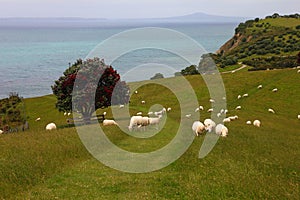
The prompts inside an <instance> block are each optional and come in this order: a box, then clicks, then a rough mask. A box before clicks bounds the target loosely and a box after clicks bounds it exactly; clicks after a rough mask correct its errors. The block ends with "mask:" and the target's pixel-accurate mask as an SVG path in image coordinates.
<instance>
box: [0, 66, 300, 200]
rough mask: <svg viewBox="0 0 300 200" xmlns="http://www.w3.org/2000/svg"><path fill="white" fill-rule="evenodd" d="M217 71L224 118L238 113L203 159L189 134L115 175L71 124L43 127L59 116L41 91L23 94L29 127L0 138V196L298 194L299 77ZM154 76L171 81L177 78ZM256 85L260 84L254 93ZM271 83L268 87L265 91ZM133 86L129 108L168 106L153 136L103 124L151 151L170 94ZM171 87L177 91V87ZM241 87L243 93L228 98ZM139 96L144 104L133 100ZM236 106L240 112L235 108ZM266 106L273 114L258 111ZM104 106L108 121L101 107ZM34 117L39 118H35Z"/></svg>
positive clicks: (161, 139)
mask: <svg viewBox="0 0 300 200" xmlns="http://www.w3.org/2000/svg"><path fill="white" fill-rule="evenodd" d="M222 76H223V80H224V84H225V87H226V92H227V108H228V110H229V111H230V113H229V115H235V114H237V115H238V116H239V119H238V120H237V121H234V122H231V123H228V124H227V126H228V128H229V137H227V138H220V139H219V140H218V142H217V145H216V146H215V147H214V149H213V151H212V152H210V154H209V155H208V156H207V157H205V158H204V159H198V153H199V149H200V146H201V144H202V142H203V140H204V136H200V137H197V138H195V140H194V142H193V144H192V145H191V147H190V148H189V149H188V151H187V152H185V153H184V155H183V156H182V157H181V158H180V159H178V160H177V161H176V162H174V163H172V164H171V165H169V166H168V167H166V168H164V169H162V170H159V171H155V172H152V173H145V174H129V173H124V172H119V171H116V170H114V169H111V168H108V167H106V166H105V165H103V164H101V163H100V162H98V161H97V160H95V159H94V158H93V157H92V156H91V155H90V154H89V153H88V152H87V151H86V149H85V148H84V146H83V145H82V143H81V141H80V139H79V137H78V135H77V133H76V130H75V129H74V128H64V129H62V128H61V129H59V130H57V131H53V132H46V131H44V127H45V125H46V124H47V123H48V122H52V121H53V122H55V123H57V124H58V125H59V126H63V125H65V124H66V117H65V116H63V114H62V113H59V112H57V110H55V108H54V104H55V98H54V97H53V96H51V95H50V96H44V97H39V98H32V99H26V101H25V103H26V109H27V115H28V116H29V123H30V130H29V131H26V132H24V133H18V134H13V135H12V134H10V135H0V180H1V181H0V199H142V198H143V199H299V184H300V183H299V180H300V168H299V166H300V160H299V156H300V146H299V139H300V135H299V133H300V132H299V129H300V120H298V119H297V115H298V114H300V88H299V85H300V74H297V72H296V70H292V69H285V70H272V71H259V72H248V71H247V69H243V70H241V71H238V72H236V73H228V74H223V75H222ZM186 78H187V79H188V81H189V82H190V83H191V85H192V86H193V88H194V90H195V93H196V95H197V97H198V101H199V105H203V106H204V107H205V108H206V109H208V108H209V107H210V106H211V105H210V103H209V101H208V100H209V94H208V90H207V88H206V86H205V84H204V82H203V80H202V78H201V77H200V76H199V75H194V76H187V77H186ZM157 81H158V83H164V82H170V83H174V84H176V81H177V78H176V77H175V78H169V79H160V80H157ZM136 84H138V83H131V85H130V86H131V87H134V86H135V85H136ZM259 84H262V85H263V89H261V90H258V89H257V86H258V85H259ZM274 87H277V88H278V92H277V93H273V92H271V90H272V89H273V88H274ZM138 91H139V93H138V95H133V96H132V98H131V103H130V112H131V113H132V114H133V113H135V112H137V111H143V112H147V111H148V109H149V108H150V107H151V106H152V105H153V104H157V103H160V104H162V105H164V106H166V107H172V111H171V112H170V113H168V119H167V121H166V124H165V126H164V128H163V129H162V130H161V132H160V133H159V134H157V135H156V136H154V137H153V138H149V139H136V138H132V137H129V136H128V135H126V134H124V133H122V132H121V130H120V129H119V128H117V127H105V128H104V130H105V133H106V134H107V136H108V137H109V138H110V140H111V141H112V142H114V143H115V144H116V145H118V146H119V147H121V148H124V149H127V150H130V151H136V152H148V151H153V150H155V149H157V148H160V147H162V146H164V145H165V144H167V143H168V142H169V141H170V139H172V138H173V137H174V134H173V132H174V131H176V129H177V127H178V121H179V118H180V115H181V114H182V115H184V114H185V113H180V111H179V108H180V107H179V105H178V102H177V100H176V97H175V96H174V94H172V92H171V91H169V90H168V89H167V88H165V87H163V86H161V85H159V84H149V85H144V86H143V87H141V88H139V89H138ZM181 92H182V93H183V94H185V88H181ZM244 93H248V94H249V97H247V98H242V99H239V100H238V99H237V96H238V95H239V94H244ZM159 94H163V95H159ZM186 98H189V97H188V96H187V97H186ZM142 99H143V100H146V104H145V105H142V104H140V101H141V100H142ZM237 105H241V106H242V110H240V111H236V110H235V109H234V108H235V107H236V106H237ZM181 106H182V105H181ZM270 107H271V108H273V109H274V110H275V111H276V114H271V113H268V111H267V110H268V108H270ZM106 111H107V112H108V116H107V117H108V118H111V117H112V115H111V112H110V110H109V109H106ZM100 112H103V111H100ZM192 112H193V111H192ZM192 112H191V113H192ZM192 114H193V113H192ZM37 117H40V118H41V121H39V122H35V119H36V118H37ZM206 117H210V115H209V114H208V113H207V112H201V120H203V119H204V118H206ZM254 119H260V120H261V121H262V127H260V128H257V127H254V126H249V125H246V123H245V122H246V121H247V120H252V121H253V120H254ZM190 123H192V120H191V122H190ZM187 134H189V133H187ZM149 164H150V163H149Z"/></svg>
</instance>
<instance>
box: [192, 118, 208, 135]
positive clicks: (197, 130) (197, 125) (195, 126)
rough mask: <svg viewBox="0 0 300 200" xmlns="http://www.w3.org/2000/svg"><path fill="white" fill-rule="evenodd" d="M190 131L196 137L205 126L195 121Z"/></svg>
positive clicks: (202, 131)
mask: <svg viewBox="0 0 300 200" xmlns="http://www.w3.org/2000/svg"><path fill="white" fill-rule="evenodd" d="M192 130H193V132H194V133H195V135H196V136H198V135H199V134H200V135H201V134H202V133H204V131H205V126H204V124H203V123H202V122H200V121H195V122H194V123H193V125H192Z"/></svg>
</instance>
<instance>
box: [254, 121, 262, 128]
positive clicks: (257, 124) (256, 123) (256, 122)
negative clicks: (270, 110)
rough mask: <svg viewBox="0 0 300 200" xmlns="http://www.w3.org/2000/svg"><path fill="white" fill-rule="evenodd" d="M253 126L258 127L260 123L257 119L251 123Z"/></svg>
mask: <svg viewBox="0 0 300 200" xmlns="http://www.w3.org/2000/svg"><path fill="white" fill-rule="evenodd" d="M253 125H254V126H256V127H260V125H261V122H260V121H259V120H258V119H256V120H254V121H253Z"/></svg>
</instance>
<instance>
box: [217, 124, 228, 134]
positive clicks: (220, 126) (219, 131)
mask: <svg viewBox="0 0 300 200" xmlns="http://www.w3.org/2000/svg"><path fill="white" fill-rule="evenodd" d="M216 134H217V135H220V136H221V137H227V135H228V128H227V127H226V126H224V125H223V124H218V125H217V126H216Z"/></svg>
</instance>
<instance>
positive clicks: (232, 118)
mask: <svg viewBox="0 0 300 200" xmlns="http://www.w3.org/2000/svg"><path fill="white" fill-rule="evenodd" d="M228 118H229V119H230V121H234V120H236V119H238V118H239V117H238V116H237V115H235V116H230V117H228Z"/></svg>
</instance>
